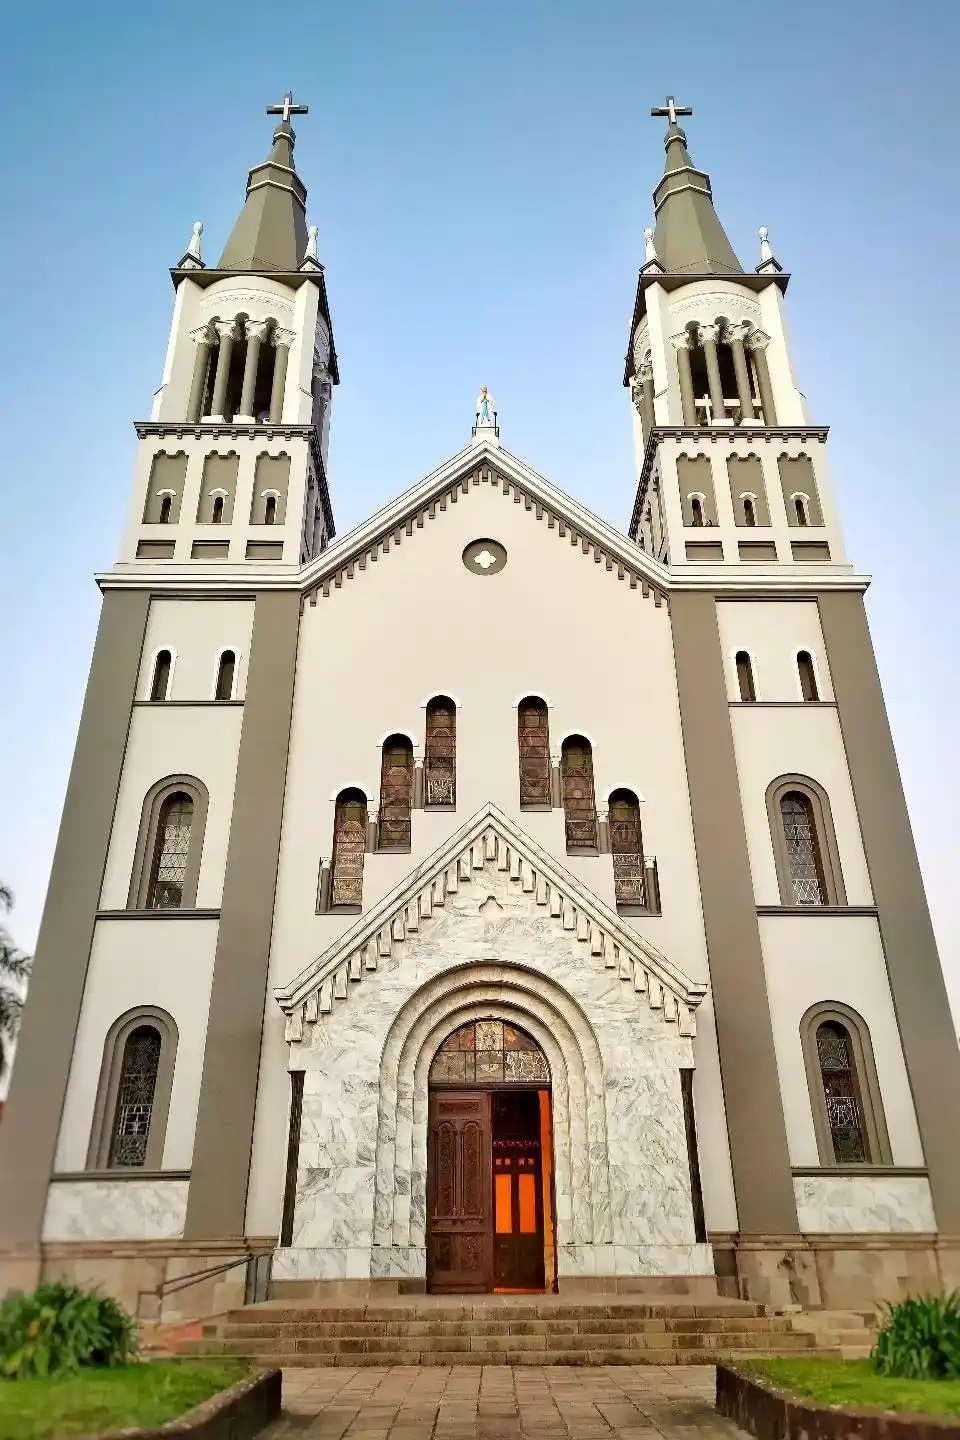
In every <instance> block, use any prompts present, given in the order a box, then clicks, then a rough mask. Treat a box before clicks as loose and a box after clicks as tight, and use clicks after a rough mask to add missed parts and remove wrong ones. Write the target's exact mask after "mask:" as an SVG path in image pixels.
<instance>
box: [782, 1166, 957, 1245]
mask: <svg viewBox="0 0 960 1440" xmlns="http://www.w3.org/2000/svg"><path fill="white" fill-rule="evenodd" d="M929 1173H930V1172H929V1171H928V1169H927V1167H926V1165H791V1167H790V1174H791V1175H794V1176H796V1178H797V1179H802V1178H811V1179H816V1177H817V1176H818V1175H822V1176H823V1177H824V1178H825V1179H829V1178H830V1177H831V1176H837V1177H838V1178H839V1177H840V1176H856V1175H865V1176H867V1175H878V1176H883V1175H903V1176H904V1177H905V1178H909V1177H910V1176H911V1175H912V1176H918V1175H919V1176H923V1175H928V1174H929ZM906 1233H909V1232H906Z"/></svg>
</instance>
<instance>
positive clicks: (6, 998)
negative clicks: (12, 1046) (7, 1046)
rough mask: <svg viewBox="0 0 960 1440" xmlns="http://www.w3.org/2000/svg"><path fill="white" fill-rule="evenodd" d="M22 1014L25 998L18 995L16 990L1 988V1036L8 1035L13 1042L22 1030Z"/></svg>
mask: <svg viewBox="0 0 960 1440" xmlns="http://www.w3.org/2000/svg"><path fill="white" fill-rule="evenodd" d="M22 1014H23V997H22V996H21V995H18V994H17V992H16V991H15V990H7V989H5V988H4V987H3V986H0V1035H6V1036H8V1037H9V1039H11V1040H13V1039H14V1038H15V1037H16V1033H17V1030H18V1029H19V1028H20V1016H21V1015H22Z"/></svg>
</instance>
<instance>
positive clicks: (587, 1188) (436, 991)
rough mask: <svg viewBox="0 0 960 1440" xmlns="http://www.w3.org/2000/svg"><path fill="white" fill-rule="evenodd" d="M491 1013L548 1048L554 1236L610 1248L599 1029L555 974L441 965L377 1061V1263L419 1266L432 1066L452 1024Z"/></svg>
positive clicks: (379, 1266) (379, 1267)
mask: <svg viewBox="0 0 960 1440" xmlns="http://www.w3.org/2000/svg"><path fill="white" fill-rule="evenodd" d="M485 1016H492V1017H494V1018H497V1019H503V1020H506V1021H508V1022H509V1023H511V1024H516V1025H519V1026H521V1028H524V1029H526V1030H527V1031H528V1032H529V1033H530V1034H531V1035H532V1036H533V1038H534V1039H535V1040H536V1041H537V1043H538V1044H539V1045H540V1046H541V1048H542V1049H543V1052H544V1054H545V1055H546V1057H547V1062H548V1064H549V1066H550V1074H551V1083H552V1090H553V1125H554V1156H553V1165H554V1188H555V1195H556V1215H555V1225H556V1243H557V1245H558V1246H563V1245H571V1244H574V1245H579V1246H592V1245H609V1244H610V1243H611V1240H612V1232H611V1207H610V1176H609V1166H608V1160H607V1156H608V1149H607V1127H606V1111H605V1107H604V1099H603V1064H602V1059H601V1055H600V1048H599V1045H598V1043H597V1039H596V1036H595V1034H594V1032H593V1029H592V1027H591V1025H590V1023H589V1021H588V1020H587V1018H586V1016H585V1015H584V1014H583V1012H582V1010H581V1009H580V1007H579V1006H578V1005H577V1004H576V1002H575V1001H574V1000H573V999H572V998H571V997H570V996H569V995H568V994H567V993H566V992H565V991H564V990H563V989H562V988H561V987H560V986H558V985H557V984H556V983H555V982H554V981H553V980H551V979H549V978H547V977H545V976H543V975H541V974H538V973H536V972H534V971H531V970H527V969H525V968H523V967H520V966H516V965H502V964H496V963H490V964H472V965H467V966H462V967H457V968H455V969H452V970H447V971H444V972H443V973H442V974H441V975H437V976H435V977H434V978H433V979H432V980H430V981H428V982H427V984H426V985H424V986H423V987H422V988H421V989H420V990H418V991H417V992H416V993H415V994H414V995H413V996H411V998H410V999H409V1000H408V1001H407V1003H406V1004H405V1005H404V1006H403V1007H402V1008H401V1010H400V1011H399V1013H398V1014H397V1016H396V1018H395V1020H394V1022H393V1024H392V1025H391V1028H390V1031H389V1033H388V1035H387V1038H386V1042H385V1044H384V1048H383V1053H382V1057H381V1063H380V1085H379V1095H378V1114H377V1152H376V1191H375V1200H374V1247H373V1256H372V1261H373V1269H374V1271H376V1272H378V1273H380V1274H396V1273H421V1274H422V1273H423V1266H424V1264H425V1253H426V1199H427V1150H426V1146H427V1103H428V1074H429V1069H430V1064H431V1062H432V1060H433V1057H434V1055H435V1054H436V1052H437V1050H438V1049H439V1047H440V1045H441V1044H442V1042H443V1041H444V1039H446V1037H447V1035H449V1033H450V1032H451V1030H454V1029H456V1028H457V1027H458V1026H460V1025H463V1024H466V1023H467V1022H468V1021H470V1020H475V1019H480V1018H483V1017H485Z"/></svg>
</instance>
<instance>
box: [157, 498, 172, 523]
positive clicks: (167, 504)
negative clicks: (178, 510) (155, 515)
mask: <svg viewBox="0 0 960 1440" xmlns="http://www.w3.org/2000/svg"><path fill="white" fill-rule="evenodd" d="M172 508H173V499H172V497H171V496H170V495H163V496H161V497H160V524H161V525H169V524H170V511H171V509H172Z"/></svg>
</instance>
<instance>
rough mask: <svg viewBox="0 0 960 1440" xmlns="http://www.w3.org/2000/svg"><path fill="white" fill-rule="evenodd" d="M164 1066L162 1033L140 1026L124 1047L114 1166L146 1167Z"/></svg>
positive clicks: (112, 1148)
mask: <svg viewBox="0 0 960 1440" xmlns="http://www.w3.org/2000/svg"><path fill="white" fill-rule="evenodd" d="M159 1065H160V1034H159V1031H157V1030H155V1029H154V1027H153V1026H152V1025H138V1026H137V1028H136V1030H132V1031H131V1032H130V1034H129V1035H128V1036H127V1041H126V1044H125V1045H124V1047H123V1060H122V1062H121V1066H120V1080H119V1084H118V1086H117V1105H116V1110H115V1112H114V1118H113V1133H112V1135H111V1137H110V1159H109V1164H110V1165H130V1166H133V1165H144V1164H145V1163H146V1158H147V1141H148V1139H149V1138H150V1119H151V1116H152V1115H153V1100H154V1095H155V1094H156V1089H157V1070H158V1068H159Z"/></svg>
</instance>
